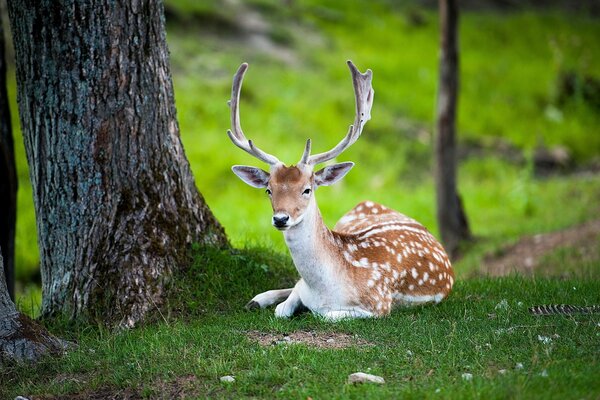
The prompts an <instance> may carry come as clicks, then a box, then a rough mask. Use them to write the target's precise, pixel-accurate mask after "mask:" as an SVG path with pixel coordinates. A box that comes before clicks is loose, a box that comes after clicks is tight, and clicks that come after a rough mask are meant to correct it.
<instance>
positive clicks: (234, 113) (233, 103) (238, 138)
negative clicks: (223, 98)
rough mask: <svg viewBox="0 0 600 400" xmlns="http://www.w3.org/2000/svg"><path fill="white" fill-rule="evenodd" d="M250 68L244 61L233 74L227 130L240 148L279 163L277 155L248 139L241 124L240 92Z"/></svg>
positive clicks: (268, 161)
mask: <svg viewBox="0 0 600 400" xmlns="http://www.w3.org/2000/svg"><path fill="white" fill-rule="evenodd" d="M247 69H248V63H243V64H242V65H240V67H239V68H238V70H237V72H236V73H235V75H234V76H233V85H232V87H231V100H229V101H228V102H227V105H229V108H230V109H231V129H230V130H228V131H227V135H228V136H229V139H231V141H232V142H233V144H235V145H236V146H237V147H239V148H240V149H242V150H244V151H245V152H247V153H249V154H251V155H253V156H254V157H256V158H258V159H259V160H261V161H264V162H266V163H267V164H269V165H275V164H278V163H279V162H280V161H279V160H278V159H277V157H275V156H273V155H271V154H267V153H265V152H264V151H262V150H261V149H259V148H258V147H256V146H255V145H254V143H252V140H248V139H246V136H245V135H244V132H243V131H242V127H241V125H240V106H239V104H240V92H241V90H242V81H243V80H244V74H245V73H246V70H247Z"/></svg>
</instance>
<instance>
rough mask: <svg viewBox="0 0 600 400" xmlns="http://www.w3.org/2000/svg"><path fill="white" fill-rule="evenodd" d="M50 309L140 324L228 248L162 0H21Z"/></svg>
mask: <svg viewBox="0 0 600 400" xmlns="http://www.w3.org/2000/svg"><path fill="white" fill-rule="evenodd" d="M8 9H9V16H10V21H11V27H12V31H13V38H14V43H15V53H16V68H17V84H18V100H19V107H20V117H21V124H22V128H23V133H24V137H25V148H26V151H27V158H28V161H29V165H30V171H31V181H32V186H33V194H34V202H35V210H36V219H37V227H38V235H39V237H38V243H39V248H40V262H41V272H42V289H43V304H42V312H43V314H44V315H46V316H47V315H51V314H55V313H67V314H68V315H69V316H71V317H78V316H86V315H87V316H91V317H94V318H100V319H103V320H105V321H107V322H108V323H109V324H119V325H121V326H133V325H134V324H135V323H136V322H138V321H140V320H141V319H143V318H144V316H145V315H146V314H147V313H148V312H149V311H151V310H153V309H156V307H157V306H159V305H160V304H161V300H162V299H163V295H164V293H165V284H166V283H167V282H168V280H169V277H170V276H171V275H172V272H173V270H174V269H175V268H177V267H178V266H179V265H181V263H182V262H183V261H184V260H185V258H186V257H185V256H186V251H187V245H188V244H189V243H190V242H194V241H197V242H202V243H207V244H215V245H225V244H226V237H225V234H224V231H223V229H222V228H221V226H220V225H219V223H218V222H217V220H216V219H215V218H214V217H213V215H212V213H211V212H210V210H209V209H208V207H207V205H206V204H205V202H204V199H203V198H202V197H201V195H200V194H199V193H198V190H197V189H196V186H195V184H194V179H193V176H192V173H191V171H190V168H189V164H188V161H187V159H186V157H185V154H184V151H183V147H182V144H181V140H180V137H179V126H178V124H177V120H176V115H175V105H174V98H173V87H172V81H171V73H170V69H169V57H168V50H167V44H166V40H165V29H164V16H163V15H164V12H163V5H162V2H161V1H159V0H146V1H144V0H140V1H137V0H134V1H124V0H117V1H114V0H98V1H86V0H60V1H58V0H37V1H34V0H25V1H23V0H21V1H17V0H9V1H8Z"/></svg>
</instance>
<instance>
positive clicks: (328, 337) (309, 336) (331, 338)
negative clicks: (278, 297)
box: [246, 331, 374, 349]
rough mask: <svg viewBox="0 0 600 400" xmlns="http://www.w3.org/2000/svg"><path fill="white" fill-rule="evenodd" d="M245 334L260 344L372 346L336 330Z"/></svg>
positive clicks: (328, 346)
mask: <svg viewBox="0 0 600 400" xmlns="http://www.w3.org/2000/svg"><path fill="white" fill-rule="evenodd" d="M246 336H247V337H248V338H249V339H250V340H252V341H255V342H258V343H259V344H261V345H262V346H278V345H288V344H305V345H307V346H310V347H316V348H319V349H343V348H346V347H350V346H374V344H373V343H370V342H368V341H366V340H364V339H361V338H359V337H356V336H354V335H349V334H347V333H336V332H315V331H296V332H291V333H270V332H260V331H250V332H246Z"/></svg>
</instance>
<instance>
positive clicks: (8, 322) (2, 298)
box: [0, 253, 71, 365]
mask: <svg viewBox="0 0 600 400" xmlns="http://www.w3.org/2000/svg"><path fill="white" fill-rule="evenodd" d="M69 346H71V344H70V343H68V342H66V341H64V340H61V339H59V338H57V337H55V336H52V335H51V334H50V333H48V331H47V330H46V329H44V328H43V327H41V326H40V325H38V324H37V323H35V322H34V321H33V320H32V319H31V318H29V317H27V316H26V315H24V314H21V313H20V312H18V311H17V309H16V308H15V304H14V303H13V302H12V301H11V299H10V296H9V295H8V288H7V287H6V280H5V277H4V266H3V262H2V254H1V253H0V365H2V364H6V363H11V362H21V361H36V360H38V359H39V358H40V357H41V356H43V355H46V354H49V353H50V354H60V353H62V352H64V351H65V350H66V349H67V348H68V347H69Z"/></svg>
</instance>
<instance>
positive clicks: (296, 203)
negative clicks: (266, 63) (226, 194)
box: [227, 61, 454, 321]
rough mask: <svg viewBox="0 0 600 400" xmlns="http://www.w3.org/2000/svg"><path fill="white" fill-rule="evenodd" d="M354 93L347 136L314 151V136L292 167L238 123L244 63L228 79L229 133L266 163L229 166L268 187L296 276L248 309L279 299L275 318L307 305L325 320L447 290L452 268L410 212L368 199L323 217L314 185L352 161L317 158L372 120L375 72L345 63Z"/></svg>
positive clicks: (379, 312) (437, 296) (341, 146)
mask: <svg viewBox="0 0 600 400" xmlns="http://www.w3.org/2000/svg"><path fill="white" fill-rule="evenodd" d="M348 66H349V68H350V72H351V75H352V81H353V85H354V94H355V98H356V117H355V119H354V123H353V124H352V125H351V126H350V129H349V131H348V133H347V134H346V136H345V137H344V138H343V139H342V141H340V142H339V143H338V144H337V145H336V146H335V147H334V148H333V149H331V150H329V151H327V152H325V153H321V154H314V155H311V140H310V139H308V140H307V141H306V146H305V148H304V153H303V154H302V158H301V159H300V161H299V162H298V164H297V165H291V166H289V167H287V166H285V165H284V164H283V163H282V162H281V161H279V160H278V159H277V157H275V156H273V155H271V154H268V153H265V152H264V151H262V150H261V149H259V148H258V147H257V146H256V145H255V144H254V143H253V142H252V140H247V139H246V136H245V135H244V133H243V132H242V128H241V126H240V116H239V99H240V91H241V86H242V80H243V78H244V74H245V73H246V70H247V69H248V64H246V63H244V64H242V65H241V66H240V67H239V69H238V71H237V72H236V74H235V76H234V78H233V86H232V90H231V100H230V101H229V103H228V104H229V106H230V111H231V126H232V128H231V130H229V131H227V134H228V136H229V138H230V139H231V141H232V142H233V143H234V144H235V145H236V146H237V147H239V148H241V149H242V150H244V151H246V152H248V153H250V154H251V155H253V156H254V157H256V158H258V159H259V160H261V161H263V162H265V163H267V164H268V165H269V167H270V170H269V172H267V171H264V170H262V169H260V168H255V167H250V166H240V165H235V166H233V167H232V170H233V172H234V173H235V174H236V175H237V176H238V177H239V178H240V179H242V180H243V181H244V182H246V183H247V184H248V185H250V186H253V187H256V188H265V189H266V193H267V194H268V196H269V198H270V200H271V205H272V208H273V218H272V224H273V226H274V227H275V228H277V229H278V230H280V231H282V232H283V235H284V238H285V242H286V244H287V246H288V248H289V250H290V253H291V255H292V259H293V261H294V265H295V266H296V269H297V270H298V272H299V274H300V276H301V279H300V280H299V281H298V283H297V284H296V285H295V286H294V287H293V288H290V289H280V290H269V291H267V292H264V293H260V294H258V295H257V296H255V297H254V298H253V299H252V300H251V301H250V302H249V303H248V304H247V306H246V307H247V308H248V309H252V308H259V307H260V308H265V307H268V306H270V305H272V304H276V303H279V304H278V305H277V307H276V308H275V315H276V316H277V317H290V316H292V315H293V314H294V312H295V311H296V310H297V309H298V308H299V307H301V306H302V305H304V306H305V307H306V308H308V309H309V310H311V311H312V312H313V313H314V314H317V315H321V316H323V317H325V318H326V319H328V320H334V321H335V320H339V319H342V318H357V317H379V316H384V315H387V314H389V312H390V310H391V308H392V305H393V304H395V303H403V304H423V303H428V302H435V303H437V302H440V301H441V300H442V299H444V298H445V297H446V296H447V295H448V293H449V292H450V290H451V288H452V285H453V283H454V273H453V270H452V266H451V265H450V261H449V260H448V256H447V255H446V252H445V251H444V248H443V247H442V245H441V244H440V243H439V242H438V241H437V240H436V239H435V238H434V237H433V235H432V234H431V233H429V231H428V230H427V229H426V228H425V227H423V225H421V224H419V223H418V222H417V221H415V220H414V219H412V218H409V217H406V216H404V215H402V214H400V213H399V212H397V211H394V210H392V209H389V208H387V207H385V206H382V205H380V204H377V203H374V202H372V201H364V202H362V203H359V204H358V205H357V206H356V207H354V208H353V209H352V210H350V211H349V212H348V213H347V214H345V215H344V216H343V217H342V218H341V219H340V220H339V221H338V222H337V224H336V225H335V227H334V229H333V230H330V229H328V228H327V227H326V226H325V224H324V222H323V218H322V217H321V213H320V212H319V207H318V206H317V201H316V199H315V195H314V193H315V190H316V189H317V188H318V187H320V186H329V185H332V184H334V183H336V182H337V181H339V180H340V179H342V178H343V177H344V176H345V175H346V173H348V171H349V170H350V169H351V168H352V167H353V166H354V163H352V162H343V163H339V164H333V165H328V166H326V167H324V168H323V169H320V170H318V171H316V172H315V171H314V168H315V166H316V165H317V164H321V163H324V162H326V161H329V160H332V159H334V158H335V157H337V156H338V155H340V154H341V153H342V152H343V151H344V150H345V149H346V148H348V147H349V146H350V145H352V144H353V143H354V142H356V140H357V139H358V138H359V137H360V134H361V132H362V129H363V127H364V125H365V123H366V122H367V121H368V120H369V119H370V118H371V115H370V113H371V107H372V105H373V95H374V91H373V87H372V85H371V80H372V72H371V70H367V72H366V73H364V74H362V73H361V72H359V71H358V69H357V68H356V67H355V66H354V64H353V63H352V62H351V61H348Z"/></svg>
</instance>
